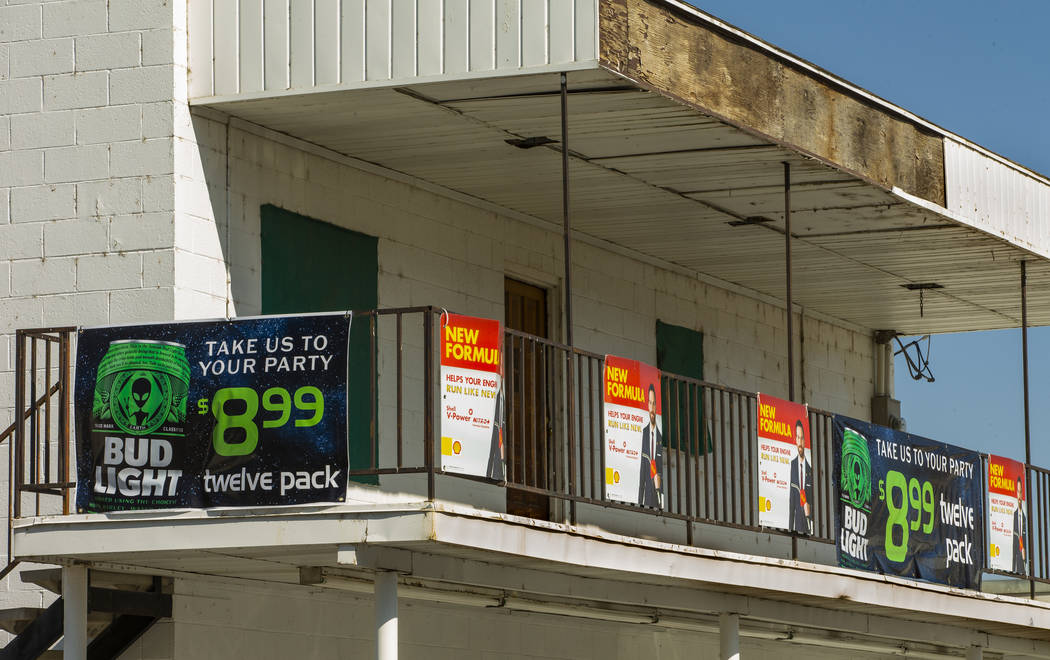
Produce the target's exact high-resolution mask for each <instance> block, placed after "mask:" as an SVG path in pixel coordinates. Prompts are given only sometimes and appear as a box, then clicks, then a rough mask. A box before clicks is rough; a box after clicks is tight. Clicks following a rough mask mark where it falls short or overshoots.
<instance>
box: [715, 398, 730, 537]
mask: <svg viewBox="0 0 1050 660" xmlns="http://www.w3.org/2000/svg"><path fill="white" fill-rule="evenodd" d="M728 428H729V423H728V419H727V418H726V396H725V392H724V391H722V390H718V435H719V443H718V446H719V448H720V449H721V451H720V452H719V457H720V459H721V460H720V465H719V470H718V471H719V473H720V474H719V477H720V478H719V485H720V491H721V493H720V499H721V501H722V511H721V514H722V517H721V518H720V520H722V521H724V522H728V521H729V492H728V489H729V484H728V477H729V474H730V472H729V466H728V465H727V463H726V454H728V453H729V451H728V450H729V442H728V441H727V439H726V429H728Z"/></svg>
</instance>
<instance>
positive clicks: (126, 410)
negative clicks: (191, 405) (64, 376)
mask: <svg viewBox="0 0 1050 660" xmlns="http://www.w3.org/2000/svg"><path fill="white" fill-rule="evenodd" d="M189 388H190V363H189V361H188V360H187V359H186V347H185V346H184V345H183V344H177V343H174V342H166V341H150V340H143V339H122V340H118V341H113V342H110V344H109V349H108V350H107V351H106V354H105V355H104V356H103V357H102V361H101V362H99V365H98V374H97V376H96V377H95V396H94V402H93V404H92V410H91V414H92V420H93V429H94V430H96V431H113V430H115V429H119V430H121V431H123V432H125V433H128V434H131V435H146V434H151V433H155V434H158V435H174V436H183V435H184V434H185V430H186V429H185V425H186V395H187V392H188V391H189Z"/></svg>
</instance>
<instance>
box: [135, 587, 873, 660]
mask: <svg viewBox="0 0 1050 660" xmlns="http://www.w3.org/2000/svg"><path fill="white" fill-rule="evenodd" d="M172 610H173V611H172V614H173V616H172V620H171V622H170V623H167V622H165V623H164V624H162V625H160V626H154V627H153V628H151V629H150V630H149V631H147V633H146V634H145V635H144V636H143V637H142V638H141V639H140V640H139V641H137V642H135V643H134V644H133V645H132V647H131V648H129V649H128V650H127V651H126V652H125V653H124V654H123V655H121V660H169V659H170V660H190V659H192V660H220V659H222V660H226V659H228V658H253V659H256V660H286V659H287V658H301V659H304V660H305V659H310V660H314V659H316V660H327V659H329V658H368V657H374V655H375V627H374V626H375V623H374V622H375V614H374V604H373V599H372V597H371V596H370V595H368V594H355V593H348V592H345V591H338V590H334V589H323V588H308V587H301V586H298V585H287V584H284V585H281V584H270V585H266V584H263V583H261V582H256V581H230V580H208V579H187V578H178V579H176V580H175V588H174V595H173V600H172ZM745 625H746V624H745ZM718 642H719V640H718V634H717V633H714V632H711V633H701V632H694V631H685V630H676V629H667V628H660V627H659V626H652V625H641V624H625V623H616V622H611V621H601V620H596V619H584V618H578V617H567V616H555V615H549V614H535V613H529V612H520V611H510V610H505V609H501V608H484V607H469V606H458V605H447V604H441V603H434V602H429V601H421V600H411V599H407V598H401V599H400V601H399V603H398V651H399V657H401V658H405V659H406V660H417V659H418V660H482V659H488V658H493V659H495V658H499V659H500V660H539V659H540V658H544V659H553V660H584V659H586V660H592V659H593V660H636V659H638V658H654V659H657V660H679V659H682V660H685V659H687V658H716V657H718ZM740 651H741V657H744V658H760V657H770V658H774V657H775V658H784V659H785V660H833V659H837V658H842V657H846V655H844V652H843V649H836V648H823V647H819V646H811V645H799V644H789V643H786V642H783V641H773V640H759V639H755V638H752V637H747V636H742V637H741V638H740ZM847 654H848V657H850V658H857V659H858V660H868V659H871V660H876V659H877V658H883V657H885V656H884V655H882V654H877V653H871V652H865V651H858V650H850V651H848V652H847Z"/></svg>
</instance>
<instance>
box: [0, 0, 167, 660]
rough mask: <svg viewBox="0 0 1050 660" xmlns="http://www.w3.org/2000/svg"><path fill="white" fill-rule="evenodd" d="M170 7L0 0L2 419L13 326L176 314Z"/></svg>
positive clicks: (4, 421)
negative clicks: (146, 53) (145, 52)
mask: <svg viewBox="0 0 1050 660" xmlns="http://www.w3.org/2000/svg"><path fill="white" fill-rule="evenodd" d="M174 4H178V3H172V2H170V1H168V0H146V1H143V2H140V1H139V0H134V1H126V0H125V1H121V0H70V1H59V2H53V1H50V0H46V1H39V0H29V1H26V0H17V2H16V1H9V0H0V351H2V354H0V428H4V427H6V426H7V425H8V424H9V423H10V421H11V419H12V417H13V411H12V405H13V394H12V387H13V382H14V379H13V374H12V371H11V370H12V368H13V353H14V348H13V343H14V342H13V341H12V336H13V335H12V333H13V332H14V329H15V328H29V327H41V326H44V325H47V326H59V325H70V324H82V325H97V324H104V323H120V322H140V321H147V320H158V319H165V318H171V317H172V315H173V314H174V311H175V307H176V305H175V281H174V280H175V278H174V273H173V268H174V253H175V249H174V248H175V231H174V223H175V215H174V210H175V206H174V204H175V201H174V197H175V195H174V181H173V179H174V177H173V172H174V163H173V158H174V157H173V139H174V115H175V105H174V103H173V99H174V97H175V93H176V90H178V89H180V88H184V87H185V84H184V83H183V84H181V85H179V84H177V82H176V80H175V76H176V69H175V64H176V63H177V61H181V62H184V61H185V56H181V57H179V58H176V57H175V53H176V50H177V49H176V46H175V42H176V40H177V36H176V35H177V34H179V33H180V31H181V34H183V35H184V33H185V26H184V25H176V23H175V20H176V16H177V15H179V14H180V12H182V13H184V10H179V9H178V8H176V7H175V6H174ZM180 43H181V44H182V48H185V38H184V36H183V37H182V40H181V42H180ZM147 44H148V48H147ZM145 50H148V57H147V58H145V61H146V64H147V65H148V66H146V67H145V68H143V60H144V58H143V53H144V51H145ZM179 73H180V75H183V77H185V70H184V69H183V70H181V71H180V72H179ZM185 114H186V113H185V111H184V112H183V115H185ZM6 474H7V471H6V469H4V470H3V471H2V475H3V478H4V479H6ZM0 487H2V488H3V489H4V490H6V488H7V484H2V485H0ZM27 502H28V501H27ZM29 511H30V512H31V511H32V509H29ZM4 524H6V522H5V523H4ZM5 550H6V548H5ZM16 582H17V579H16V578H12V579H9V580H6V581H4V583H3V584H0V607H3V606H5V605H7V604H11V603H18V602H22V601H23V600H24V597H25V596H24V595H19V594H28V596H29V597H30V598H31V599H35V601H36V604H39V603H40V602H41V595H40V594H39V592H36V591H26V592H22V591H19V592H17V593H16V592H14V591H11V590H10V589H8V586H9V585H10V584H12V583H16ZM2 642H3V640H0V643H2Z"/></svg>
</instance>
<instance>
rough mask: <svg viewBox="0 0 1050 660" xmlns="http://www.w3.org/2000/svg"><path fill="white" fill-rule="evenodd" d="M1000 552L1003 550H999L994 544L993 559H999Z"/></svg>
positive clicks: (992, 548)
mask: <svg viewBox="0 0 1050 660" xmlns="http://www.w3.org/2000/svg"><path fill="white" fill-rule="evenodd" d="M1000 552H1001V550H1000V549H999V546H998V545H996V544H994V543H993V544H992V547H991V555H992V556H993V557H998V556H999V553H1000Z"/></svg>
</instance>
